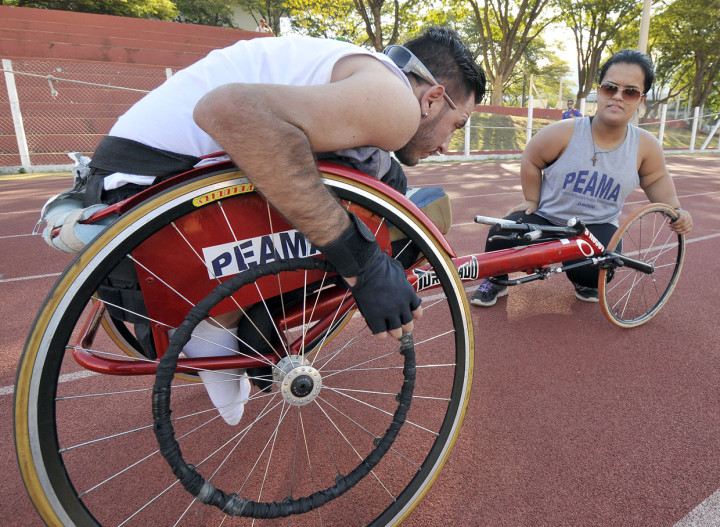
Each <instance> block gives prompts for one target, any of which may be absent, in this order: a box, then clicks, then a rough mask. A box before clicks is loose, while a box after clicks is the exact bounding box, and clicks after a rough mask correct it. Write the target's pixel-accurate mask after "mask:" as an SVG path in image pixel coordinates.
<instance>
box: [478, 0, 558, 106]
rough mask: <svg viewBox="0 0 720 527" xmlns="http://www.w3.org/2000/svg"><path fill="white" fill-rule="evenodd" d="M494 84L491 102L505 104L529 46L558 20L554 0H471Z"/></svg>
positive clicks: (484, 59) (491, 81)
mask: <svg viewBox="0 0 720 527" xmlns="http://www.w3.org/2000/svg"><path fill="white" fill-rule="evenodd" d="M469 2H470V6H471V7H472V11H473V14H474V16H475V23H476V25H477V31H478V38H479V41H480V44H481V48H482V50H483V54H482V56H483V62H484V65H485V73H486V74H487V77H488V81H489V83H490V85H491V89H492V94H491V96H490V104H493V105H498V106H502V104H503V87H504V85H505V83H506V82H507V80H508V79H509V78H510V77H511V76H512V74H513V72H514V70H515V67H516V65H517V64H518V62H519V61H520V59H521V58H522V56H523V53H525V50H526V49H527V47H528V45H529V44H530V43H531V42H532V41H533V39H535V38H536V37H537V36H538V35H539V34H540V33H541V32H542V31H543V30H544V29H545V28H546V27H547V26H548V25H549V24H551V23H552V22H553V21H555V20H556V19H557V15H556V14H554V13H552V12H551V11H550V10H549V9H547V8H548V7H550V6H551V3H550V0H496V1H495V2H491V1H489V0H485V1H484V2H481V1H480V0H469Z"/></svg>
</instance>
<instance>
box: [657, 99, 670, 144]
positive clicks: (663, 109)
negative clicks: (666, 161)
mask: <svg viewBox="0 0 720 527" xmlns="http://www.w3.org/2000/svg"><path fill="white" fill-rule="evenodd" d="M667 106H668V105H667V104H661V105H660V130H659V131H658V141H659V142H660V146H661V147H662V144H663V138H664V137H665V118H666V117H667Z"/></svg>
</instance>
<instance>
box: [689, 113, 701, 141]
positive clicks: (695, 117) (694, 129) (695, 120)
mask: <svg viewBox="0 0 720 527" xmlns="http://www.w3.org/2000/svg"><path fill="white" fill-rule="evenodd" d="M699 115H700V107H699V106H696V107H695V108H694V109H693V122H692V134H691V135H690V151H691V152H694V151H695V137H696V136H697V130H698V121H699Z"/></svg>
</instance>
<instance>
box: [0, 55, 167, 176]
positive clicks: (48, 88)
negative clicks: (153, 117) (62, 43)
mask: <svg viewBox="0 0 720 527" xmlns="http://www.w3.org/2000/svg"><path fill="white" fill-rule="evenodd" d="M2 64H3V68H2V69H3V73H4V76H5V82H3V83H0V167H14V166H17V167H24V168H28V167H38V166H56V165H68V164H69V163H70V160H69V158H68V156H67V152H73V151H79V152H83V153H84V154H86V155H91V154H92V152H94V151H95V148H96V147H97V144H98V142H99V141H100V139H101V138H102V137H103V136H104V135H106V134H107V133H108V132H109V131H110V128H111V127H112V125H113V124H114V123H115V121H116V120H117V118H118V117H119V116H120V115H122V114H123V113H124V112H125V111H126V110H127V109H128V108H130V106H132V105H133V104H134V103H135V102H136V101H137V100H138V99H140V98H141V97H142V96H143V95H144V94H145V93H147V92H148V91H150V90H152V89H153V88H155V87H156V86H159V85H160V84H161V83H162V82H163V81H164V80H165V79H166V78H167V75H168V72H167V71H166V69H165V68H158V67H142V66H132V65H125V64H110V63H95V62H93V63H90V62H72V61H65V62H62V61H43V60H13V61H12V62H11V61H9V60H6V59H4V60H3V61H2Z"/></svg>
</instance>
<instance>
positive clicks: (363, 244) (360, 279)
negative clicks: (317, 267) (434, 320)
mask: <svg viewBox="0 0 720 527" xmlns="http://www.w3.org/2000/svg"><path fill="white" fill-rule="evenodd" d="M349 216H350V222H351V225H350V227H348V228H347V229H346V230H345V231H344V232H343V233H342V234H341V235H340V236H339V237H338V238H337V239H336V240H335V241H333V242H331V243H329V244H327V245H325V246H323V247H319V249H320V252H322V253H323V255H324V256H325V258H326V259H327V260H328V261H329V262H330V263H331V264H333V265H334V266H335V268H336V269H337V271H338V273H339V274H340V276H346V277H352V276H355V277H356V279H357V282H356V283H355V285H354V286H353V287H351V288H350V290H351V291H352V294H353V297H355V303H356V304H357V306H358V309H360V313H361V314H362V316H363V317H364V318H365V322H367V325H368V327H370V331H372V333H373V334H376V333H382V332H384V331H389V330H391V329H397V328H399V327H401V326H402V325H403V324H407V323H409V322H410V321H412V319H413V314H412V312H413V311H414V310H416V309H417V308H418V307H419V306H420V298H419V297H418V296H417V294H416V293H415V290H414V289H413V287H412V286H411V285H410V282H408V280H407V276H406V275H405V271H404V269H403V267H402V265H400V263H399V262H397V261H395V260H393V259H392V258H390V257H389V256H388V255H387V254H385V253H384V252H382V251H381V250H380V246H379V245H378V243H377V240H375V236H373V234H372V232H370V229H368V227H367V225H365V224H364V223H363V222H362V221H361V220H360V219H359V218H358V217H357V216H355V215H354V214H352V213H349Z"/></svg>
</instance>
